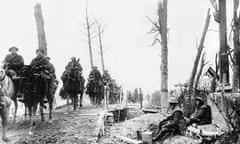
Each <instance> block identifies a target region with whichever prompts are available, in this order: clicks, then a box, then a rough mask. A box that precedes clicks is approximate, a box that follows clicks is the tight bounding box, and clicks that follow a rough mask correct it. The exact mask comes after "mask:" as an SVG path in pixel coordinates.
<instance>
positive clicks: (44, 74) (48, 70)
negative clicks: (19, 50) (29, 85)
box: [30, 49, 56, 103]
mask: <svg viewBox="0 0 240 144" xmlns="http://www.w3.org/2000/svg"><path fill="white" fill-rule="evenodd" d="M36 55H37V56H36V57H35V58H34V59H33V60H32V61H31V63H30V67H31V68H32V70H33V71H34V74H35V75H36V76H40V77H41V78H43V79H45V81H50V80H51V79H53V78H54V74H53V73H52V72H55V70H54V68H53V67H52V66H51V64H50V62H49V60H48V59H47V58H46V57H45V56H44V51H43V50H42V49H37V50H36ZM55 77H56V76H55ZM43 91H45V92H44V93H45V94H44V95H43V101H44V102H45V103H46V102H48V99H47V91H48V87H47V86H46V85H45V88H44V89H43Z"/></svg>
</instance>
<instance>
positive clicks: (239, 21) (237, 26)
mask: <svg viewBox="0 0 240 144" xmlns="http://www.w3.org/2000/svg"><path fill="white" fill-rule="evenodd" d="M238 6H239V0H234V10H233V41H234V44H233V45H234V51H233V52H234V53H233V54H234V55H233V60H232V63H233V78H232V86H233V87H232V88H233V91H234V92H237V91H238V89H239V83H240V80H239V74H240V73H239V69H240V66H239V65H240V40H239V32H240V16H238V14H237V12H238V11H237V9H238Z"/></svg>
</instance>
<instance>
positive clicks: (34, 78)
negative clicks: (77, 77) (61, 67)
mask: <svg viewBox="0 0 240 144" xmlns="http://www.w3.org/2000/svg"><path fill="white" fill-rule="evenodd" d="M7 73H8V74H7ZM9 73H10V75H9ZM51 82H52V80H50V79H45V78H43V77H42V76H41V75H40V74H36V73H34V71H33V69H32V68H31V67H30V66H29V65H24V66H23V67H22V69H21V71H20V73H19V74H18V75H17V74H16V73H15V72H14V71H12V70H5V69H3V68H1V69H0V90H1V96H0V98H1V99H0V103H1V107H0V115H1V118H2V127H3V136H2V139H3V141H9V139H8V138H7V136H6V126H7V122H8V115H9V109H10V104H11V100H12V101H13V102H14V107H15V112H14V119H13V121H14V122H15V121H16V115H17V110H18V96H19V95H22V97H23V98H24V99H23V101H22V102H23V103H24V105H25V116H27V113H28V115H29V119H30V123H31V128H30V131H29V134H32V131H31V130H32V127H33V126H34V123H35V122H34V119H35V117H33V116H35V115H36V111H37V108H38V105H39V107H40V115H41V120H42V121H44V120H45V119H44V108H46V105H45V101H44V98H45V97H46V98H47V103H48V107H49V122H50V123H51V122H52V110H53V101H54V93H55V91H56V87H57V81H54V83H55V84H56V87H55V88H54V90H53V89H51V88H53V87H52V86H51V85H52V84H51ZM16 83H17V84H16ZM50 91H54V92H50ZM10 99H11V100H10ZM8 103H10V104H9V105H7V104H8Z"/></svg>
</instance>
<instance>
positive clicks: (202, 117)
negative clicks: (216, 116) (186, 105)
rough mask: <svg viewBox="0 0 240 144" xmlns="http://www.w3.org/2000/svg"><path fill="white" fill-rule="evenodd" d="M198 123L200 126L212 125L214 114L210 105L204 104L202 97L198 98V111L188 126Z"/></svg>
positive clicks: (196, 110)
mask: <svg viewBox="0 0 240 144" xmlns="http://www.w3.org/2000/svg"><path fill="white" fill-rule="evenodd" d="M193 123H196V124H198V125H204V124H211V123H212V112H211V108H210V106H209V105H207V104H204V100H203V98H202V97H196V109H195V112H194V113H193V115H192V117H191V118H190V119H189V121H188V125H191V124H193Z"/></svg>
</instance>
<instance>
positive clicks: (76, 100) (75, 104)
mask: <svg viewBox="0 0 240 144" xmlns="http://www.w3.org/2000/svg"><path fill="white" fill-rule="evenodd" d="M77 105H78V94H74V96H73V108H74V111H76V109H77Z"/></svg>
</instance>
